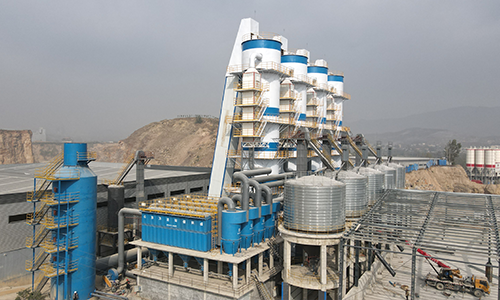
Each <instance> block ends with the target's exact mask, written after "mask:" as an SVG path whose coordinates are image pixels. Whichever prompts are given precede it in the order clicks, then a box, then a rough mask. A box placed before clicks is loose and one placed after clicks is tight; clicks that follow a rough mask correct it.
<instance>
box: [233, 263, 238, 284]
mask: <svg viewBox="0 0 500 300" xmlns="http://www.w3.org/2000/svg"><path fill="white" fill-rule="evenodd" d="M237 288H238V264H233V289H237Z"/></svg>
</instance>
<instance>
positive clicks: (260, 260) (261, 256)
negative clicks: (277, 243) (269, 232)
mask: <svg viewBox="0 0 500 300" xmlns="http://www.w3.org/2000/svg"><path fill="white" fill-rule="evenodd" d="M263 268H264V253H263V252H261V253H259V278H261V277H262V275H263V274H262V273H263V272H264V271H263Z"/></svg>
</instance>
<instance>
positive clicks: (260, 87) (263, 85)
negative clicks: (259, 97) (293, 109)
mask: <svg viewBox="0 0 500 300" xmlns="http://www.w3.org/2000/svg"><path fill="white" fill-rule="evenodd" d="M234 89H235V90H236V91H238V92H245V91H257V92H262V91H266V90H269V83H267V82H262V81H256V80H254V81H252V82H244V83H243V82H236V83H235V85H234Z"/></svg>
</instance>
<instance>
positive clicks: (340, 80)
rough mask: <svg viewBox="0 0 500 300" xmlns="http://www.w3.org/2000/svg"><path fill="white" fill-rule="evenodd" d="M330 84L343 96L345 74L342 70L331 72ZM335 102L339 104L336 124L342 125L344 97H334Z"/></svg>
mask: <svg viewBox="0 0 500 300" xmlns="http://www.w3.org/2000/svg"><path fill="white" fill-rule="evenodd" d="M328 85H329V86H330V87H333V88H334V89H335V94H336V95H340V96H342V95H343V94H344V74H343V73H340V72H335V73H331V74H329V75H328ZM333 99H334V100H333V102H334V103H335V104H336V106H337V110H336V112H335V116H336V119H337V120H336V121H335V125H337V126H342V116H343V109H344V98H341V97H334V98H333Z"/></svg>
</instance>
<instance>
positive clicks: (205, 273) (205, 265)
mask: <svg viewBox="0 0 500 300" xmlns="http://www.w3.org/2000/svg"><path fill="white" fill-rule="evenodd" d="M203 282H204V283H205V284H207V283H208V259H207V258H204V259H203Z"/></svg>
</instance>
